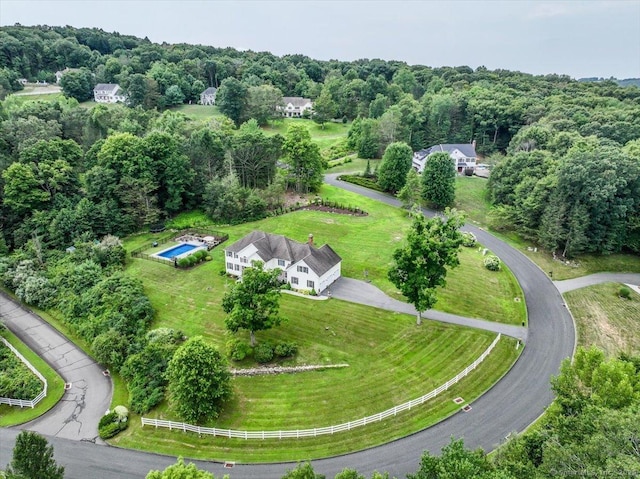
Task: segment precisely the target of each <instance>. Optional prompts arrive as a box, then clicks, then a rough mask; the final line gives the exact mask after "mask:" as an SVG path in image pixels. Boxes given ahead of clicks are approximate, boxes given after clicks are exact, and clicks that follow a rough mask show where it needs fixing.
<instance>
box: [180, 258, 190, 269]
mask: <svg viewBox="0 0 640 479" xmlns="http://www.w3.org/2000/svg"><path fill="white" fill-rule="evenodd" d="M189 266H191V263H189V257H188V256H187V257H186V258H181V259H179V260H178V267H180V268H188V267H189Z"/></svg>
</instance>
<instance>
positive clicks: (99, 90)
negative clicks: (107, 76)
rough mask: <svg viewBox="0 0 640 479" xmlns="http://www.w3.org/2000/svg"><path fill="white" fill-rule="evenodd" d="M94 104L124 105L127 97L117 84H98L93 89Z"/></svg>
mask: <svg viewBox="0 0 640 479" xmlns="http://www.w3.org/2000/svg"><path fill="white" fill-rule="evenodd" d="M93 98H94V99H95V101H96V103H118V102H122V103H125V102H126V101H127V95H126V94H125V93H124V91H123V90H121V89H120V85H118V84H117V83H98V84H97V85H96V86H95V88H94V89H93Z"/></svg>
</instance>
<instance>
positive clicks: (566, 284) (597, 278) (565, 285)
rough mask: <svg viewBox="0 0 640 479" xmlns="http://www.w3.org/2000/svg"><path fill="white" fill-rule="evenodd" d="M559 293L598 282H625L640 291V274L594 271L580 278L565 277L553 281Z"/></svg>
mask: <svg viewBox="0 0 640 479" xmlns="http://www.w3.org/2000/svg"><path fill="white" fill-rule="evenodd" d="M553 283H554V284H555V285H556V288H558V291H560V292H561V293H566V292H567V291H573V290H574V289H580V288H586V287H587V286H593V285H594V284H600V283H625V284H628V285H630V286H631V287H633V289H635V290H636V291H638V292H639V293H640V291H639V290H638V287H640V274H638V273H596V274H590V275H589V276H583V277H581V278H574V279H565V280H563V281H554V282H553Z"/></svg>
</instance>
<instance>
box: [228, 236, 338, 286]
mask: <svg viewBox="0 0 640 479" xmlns="http://www.w3.org/2000/svg"><path fill="white" fill-rule="evenodd" d="M224 252H225V262H226V265H225V270H226V272H227V274H231V275H233V276H238V277H242V271H243V270H244V269H245V268H247V267H250V266H251V262H252V261H262V262H263V263H264V268H265V269H266V270H273V269H275V268H279V269H281V270H282V275H281V279H282V281H286V282H287V283H289V284H290V285H291V286H292V287H293V288H294V289H300V290H307V291H311V290H314V291H316V292H317V293H321V292H322V291H324V290H325V289H326V288H327V286H329V285H331V284H332V283H333V282H334V281H335V280H337V279H338V278H339V277H340V274H341V265H342V258H340V256H338V254H337V253H336V252H335V251H333V249H331V247H330V246H329V245H326V244H325V245H323V246H322V247H320V248H316V247H315V246H314V244H313V235H309V240H308V241H307V242H306V243H298V242H297V241H293V240H292V239H289V238H286V237H285V236H281V235H274V234H270V233H265V232H263V231H253V232H251V233H249V234H248V235H246V236H245V237H244V238H242V239H240V240H238V241H236V242H235V243H233V244H232V245H230V246H228V247H227V248H225V250H224Z"/></svg>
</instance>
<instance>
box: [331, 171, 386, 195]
mask: <svg viewBox="0 0 640 479" xmlns="http://www.w3.org/2000/svg"><path fill="white" fill-rule="evenodd" d="M338 179H339V180H342V181H346V182H347V183H353V184H354V185H358V186H364V187H365V188H369V189H370V190H375V191H380V192H384V190H383V189H382V188H381V187H380V186H379V185H378V183H376V181H375V178H365V177H363V176H356V175H340V176H339V177H338Z"/></svg>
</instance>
